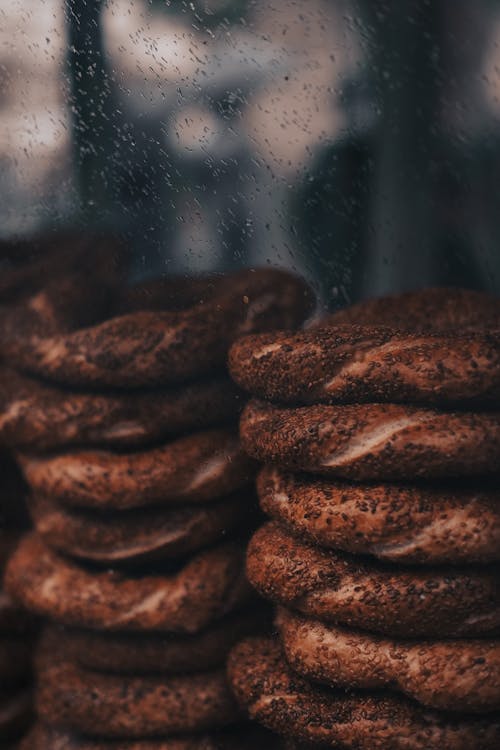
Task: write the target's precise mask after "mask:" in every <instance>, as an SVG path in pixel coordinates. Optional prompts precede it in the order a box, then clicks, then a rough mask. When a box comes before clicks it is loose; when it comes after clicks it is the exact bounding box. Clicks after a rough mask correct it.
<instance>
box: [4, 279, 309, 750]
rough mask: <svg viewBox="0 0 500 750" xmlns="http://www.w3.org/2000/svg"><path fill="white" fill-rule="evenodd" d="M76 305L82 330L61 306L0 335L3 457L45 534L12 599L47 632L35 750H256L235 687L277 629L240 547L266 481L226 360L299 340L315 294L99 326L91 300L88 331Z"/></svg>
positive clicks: (177, 310)
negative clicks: (267, 342) (243, 339)
mask: <svg viewBox="0 0 500 750" xmlns="http://www.w3.org/2000/svg"><path fill="white" fill-rule="evenodd" d="M97 291H98V292H100V290H97ZM98 297H99V298H100V299H102V294H100V293H99V294H98ZM71 300H74V301H75V303H76V304H81V302H82V295H81V294H80V293H78V292H77V290H75V293H74V294H73V295H71V294H70V295H68V296H67V304H66V303H65V304H64V305H63V308H64V313H65V315H66V317H64V316H63V315H62V314H61V309H62V308H61V304H60V301H59V300H58V298H57V297H56V298H54V297H53V288H51V289H50V290H48V291H47V290H45V292H44V296H43V300H42V301H43V304H40V295H38V299H37V300H33V298H31V299H29V300H28V301H27V302H25V303H24V304H23V305H18V306H17V307H16V309H15V310H14V309H13V310H12V311H11V312H10V314H5V315H4V319H3V325H2V331H3V339H4V340H3V348H4V351H5V360H6V361H7V362H8V364H9V369H8V370H7V369H6V368H5V369H4V371H3V373H2V376H1V378H0V402H1V411H0V440H1V441H2V442H3V443H4V444H6V445H9V446H10V448H11V449H12V450H13V451H14V452H15V455H16V458H17V460H18V462H19V464H20V466H21V468H22V470H23V473H24V477H25V480H26V482H27V485H28V487H29V490H30V495H29V508H30V512H31V516H32V521H33V526H34V531H33V532H32V533H30V534H27V535H26V536H25V537H24V538H23V540H22V541H21V542H20V544H19V545H18V546H17V548H16V550H15V552H14V554H13V555H12V556H11V557H10V560H9V562H8V565H7V570H6V575H5V581H6V587H7V589H8V591H9V593H10V595H11V596H12V597H13V598H14V599H15V600H17V601H18V602H20V603H21V604H23V605H24V606H25V607H26V609H27V610H29V611H31V612H32V613H35V614H36V615H38V616H41V617H42V618H43V619H44V622H45V623H46V625H45V628H44V631H43V634H42V637H41V639H40V643H39V647H38V650H37V656H36V675H37V689H36V696H35V698H36V700H35V703H36V713H37V724H36V726H35V728H34V730H33V732H32V733H31V734H30V735H29V737H28V738H26V739H25V741H24V743H23V745H22V747H23V749H24V750H37V749H38V748H40V749H41V748H43V750H46V749H47V748H49V747H50V748H52V750H57V749H60V750H62V749H63V748H64V749H65V750H69V749H70V748H80V749H81V750H83V749H85V750H106V749H107V748H110V749H111V750H112V748H120V749H121V750H127V749H128V750H150V749H151V750H153V749H155V750H194V749H195V748H199V749H200V750H201V749H202V748H203V749H205V750H215V748H228V749H229V748H244V747H254V746H255V744H252V743H255V742H259V741H260V740H259V739H258V738H257V737H254V736H253V735H251V734H250V733H249V732H248V730H247V729H244V730H242V729H241V728H240V722H241V720H242V716H241V714H240V712H239V710H238V708H237V705H236V703H235V701H234V698H233V696H232V694H231V692H230V690H229V687H228V685H227V680H226V675H225V668H224V664H225V657H226V654H227V651H228V649H229V647H230V646H231V645H232V644H233V643H234V642H235V641H236V640H237V639H238V638H241V637H242V636H244V635H247V634H248V633H251V632H255V631H256V630H258V629H259V627H260V626H261V624H262V622H261V621H262V615H261V613H260V610H259V608H258V607H257V608H256V607H255V606H252V596H253V594H252V590H251V589H250V587H249V586H248V583H247V581H246V580H245V575H244V566H243V551H244V547H245V545H244V542H243V541H241V539H240V537H239V535H240V534H241V533H245V531H246V529H247V528H248V526H249V519H250V518H251V514H252V479H253V476H254V464H253V462H252V461H251V460H250V459H249V458H248V457H247V456H246V455H245V454H244V453H243V451H242V450H241V448H240V444H239V440H238V435H237V417H238V414H239V412H240V410H241V394H240V392H239V391H238V389H237V388H236V387H235V386H233V385H232V384H231V381H230V380H229V378H228V375H227V371H226V358H227V351H228V348H229V345H230V344H231V343H232V342H233V341H234V340H235V338H236V337H237V336H239V335H240V334H242V333H247V332H252V331H265V330H270V329H272V328H276V327H281V326H285V327H287V328H293V327H296V326H297V325H298V324H300V322H301V321H302V320H303V319H304V317H306V315H307V314H308V311H309V308H310V306H311V297H310V294H309V292H308V290H307V288H306V287H305V285H304V284H303V283H302V282H301V281H299V280H297V279H296V278H294V277H292V276H290V275H288V274H286V273H284V272H279V271H274V270H266V271H256V272H244V273H240V274H237V275H234V276H233V277H228V278H221V279H216V278H210V279H204V280H193V281H180V280H178V281H177V282H175V283H174V282H158V283H151V284H145V285H142V286H141V287H140V288H137V289H133V290H130V291H122V292H120V293H119V294H117V295H116V296H115V298H114V299H112V300H111V302H110V304H109V307H110V310H111V312H109V311H108V317H107V318H106V319H104V320H103V319H102V311H101V313H100V315H101V319H100V320H97V321H94V322H93V323H90V324H89V322H88V321H89V315H90V312H89V309H88V308H89V307H90V308H91V307H92V298H89V299H88V300H87V304H86V305H84V308H85V309H84V310H83V311H82V314H81V315H80V312H79V310H76V309H71ZM100 309H101V310H102V308H100ZM34 311H35V312H37V313H38V315H39V317H40V315H41V316H42V318H43V320H42V321H41V322H40V320H39V321H38V324H37V325H32V326H31V327H30V325H29V320H30V316H31V319H32V320H33V312H34ZM82 318H83V319H84V320H85V321H86V322H85V325H80V326H79V325H78V320H81V319H82ZM20 330H22V335H19V334H18V332H19V331H20ZM256 731H257V732H258V733H259V735H258V736H259V737H260V732H261V729H260V728H257V729H256ZM246 743H247V744H246Z"/></svg>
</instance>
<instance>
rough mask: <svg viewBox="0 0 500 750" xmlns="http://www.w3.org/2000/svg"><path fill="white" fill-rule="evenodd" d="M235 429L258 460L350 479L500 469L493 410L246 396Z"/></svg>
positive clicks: (497, 419) (498, 425) (497, 417)
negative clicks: (291, 402)
mask: <svg viewBox="0 0 500 750" xmlns="http://www.w3.org/2000/svg"><path fill="white" fill-rule="evenodd" d="M240 434H241V441H242V445H243V448H244V449H245V450H246V451H247V453H248V454H249V455H250V456H252V457H253V458H256V459H258V460H259V461H262V462H264V463H271V464H276V465H277V466H280V467H283V468H287V469H292V470H295V471H306V472H313V473H316V474H321V475H324V476H331V477H335V476H337V477H345V478H348V479H355V480H379V479H382V480H406V479H408V477H411V478H412V479H413V478H417V477H421V478H436V477H460V476H470V475H481V474H492V473H496V472H498V467H499V466H500V414H499V413H498V412H488V413H486V412H443V411H437V410H434V409H422V408H418V407H413V406H404V405H398V404H367V405H365V404H350V405H347V406H304V407H301V408H298V409H285V408H280V407H276V406H272V405H271V404H267V403H264V402H262V401H251V402H250V403H249V404H247V406H246V407H245V409H244V411H243V414H242V416H241V421H240Z"/></svg>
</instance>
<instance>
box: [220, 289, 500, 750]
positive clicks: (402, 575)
mask: <svg viewBox="0 0 500 750" xmlns="http://www.w3.org/2000/svg"><path fill="white" fill-rule="evenodd" d="M499 331H500V301H499V300H497V299H495V298H490V297H488V296H486V295H482V294H479V293H474V292H467V291H462V290H444V289H443V290H428V291H423V292H420V293H412V294H408V295H402V296H400V297H390V298H386V299H381V300H377V301H374V302H369V303H365V304H361V305H359V306H356V307H354V308H351V309H348V310H346V311H343V312H342V313H340V314H338V315H336V316H332V317H331V318H330V319H328V320H327V321H325V322H324V324H322V326H321V327H318V328H314V329H310V330H308V331H305V332H301V333H297V334H294V335H290V334H287V333H283V334H263V335H256V336H249V337H246V338H244V339H242V340H241V341H240V342H237V343H236V344H235V345H234V346H233V348H232V350H231V353H230V369H231V373H232V375H233V377H234V379H235V380H236V382H237V383H238V384H240V385H241V386H242V387H243V388H245V389H246V390H247V391H249V392H251V393H252V394H253V395H254V396H256V397H257V398H258V399H260V400H254V401H251V402H250V403H249V404H248V405H247V407H246V408H245V410H244V412H243V415H242V418H241V425H240V432H241V439H242V444H243V446H244V448H245V449H246V451H247V452H248V453H249V455H251V456H252V457H254V458H256V459H258V460H259V461H261V462H263V463H264V464H265V466H264V468H263V469H262V470H261V473H260V475H259V477H258V482H257V486H258V494H259V498H260V504H261V506H262V508H263V510H264V511H265V512H266V513H267V514H268V515H269V516H270V518H271V520H270V521H269V522H268V523H267V524H266V525H265V526H264V527H263V528H261V529H260V530H259V531H257V533H256V534H255V535H254V537H253V539H252V540H251V542H250V545H249V549H248V554H247V573H248V577H249V579H250V582H251V583H252V584H253V586H254V587H255V588H256V589H257V590H258V591H259V592H260V593H261V595H262V596H263V597H265V598H266V599H269V600H271V601H272V602H274V603H275V604H276V605H277V609H276V630H277V635H278V637H277V638H276V639H265V638H253V639H249V640H245V641H243V642H242V643H240V644H239V645H238V646H236V647H235V649H234V650H233V651H232V653H231V655H230V659H229V674H230V681H231V683H232V686H233V689H234V691H235V693H236V695H237V697H238V699H239V701H240V703H241V704H242V705H243V706H244V707H245V708H246V710H247V712H248V713H249V714H250V716H251V717H253V718H254V719H256V720H257V721H258V722H260V723H262V724H263V725H265V726H267V727H268V728H270V729H272V730H275V731H276V732H278V733H280V734H281V735H283V736H284V737H286V738H287V740H286V741H287V743H288V744H287V745H286V747H289V748H292V747H297V748H298V747H302V746H303V745H302V744H301V743H305V745H304V747H305V746H307V747H309V744H311V745H312V746H317V745H322V746H325V747H334V748H340V747H342V748H349V749H350V750H403V749H404V750H438V749H440V750H444V749H445V748H446V750H471V748H474V750H493V748H498V747H500V576H499V572H498V571H499V565H498V563H499V561H500V485H499V481H498V476H499V472H500V411H499V406H500V334H499Z"/></svg>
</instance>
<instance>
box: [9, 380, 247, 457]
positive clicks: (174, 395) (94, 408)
mask: <svg viewBox="0 0 500 750" xmlns="http://www.w3.org/2000/svg"><path fill="white" fill-rule="evenodd" d="M240 407H241V397H240V394H239V391H238V390H237V389H236V387H235V386H232V385H231V382H230V381H229V379H228V378H223V377H221V378H219V379H218V380H212V381H209V382H206V383H205V382H203V383H195V384H190V385H186V386H184V387H182V388H176V389H174V388H171V389H168V390H165V389H163V390H151V391H145V392H142V391H139V392H137V393H135V394H134V396H133V398H131V397H130V395H128V394H124V393H122V392H118V393H107V394H99V393H82V392H78V391H68V390H62V389H61V388H56V387H54V386H51V385H46V384H44V383H39V382H37V381H35V380H33V379H31V378H27V377H24V376H22V375H18V374H17V373H15V372H13V371H12V370H8V369H5V370H3V371H2V372H1V373H0V443H4V444H5V445H8V446H9V447H11V448H18V449H20V448H22V449H30V450H33V451H46V450H49V449H52V448H56V447H57V446H64V447H69V446H71V445H85V444H94V445H125V446H128V445H130V446H133V445H141V444H143V443H150V442H152V441H154V440H160V439H165V438H166V437H171V436H175V435H181V434H183V433H188V432H192V431H195V430H196V431H197V430H200V429H203V428H206V427H212V426H214V425H220V424H225V423H226V422H229V421H230V420H235V419H236V417H237V415H238V413H239V411H240Z"/></svg>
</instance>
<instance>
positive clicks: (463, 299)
mask: <svg viewBox="0 0 500 750" xmlns="http://www.w3.org/2000/svg"><path fill="white" fill-rule="evenodd" d="M327 321H328V323H331V324H333V325H337V324H338V323H349V324H357V323H359V324H361V325H382V326H384V325H387V326H391V327H393V328H398V329H400V330H406V331H453V330H457V329H458V330H460V329H464V328H482V329H492V328H499V327H500V300H499V299H498V297H494V296H493V295H491V294H487V293H485V292H477V291H475V290H473V289H459V288H453V287H433V288H429V289H419V290H418V291H415V292H404V293H403V294H391V295H387V296H385V297H378V298H375V299H369V300H365V301H363V302H359V303H358V304H356V305H352V306H351V307H346V308H344V309H343V310H339V311H338V312H336V313H333V314H332V315H330V316H328V318H327Z"/></svg>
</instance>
